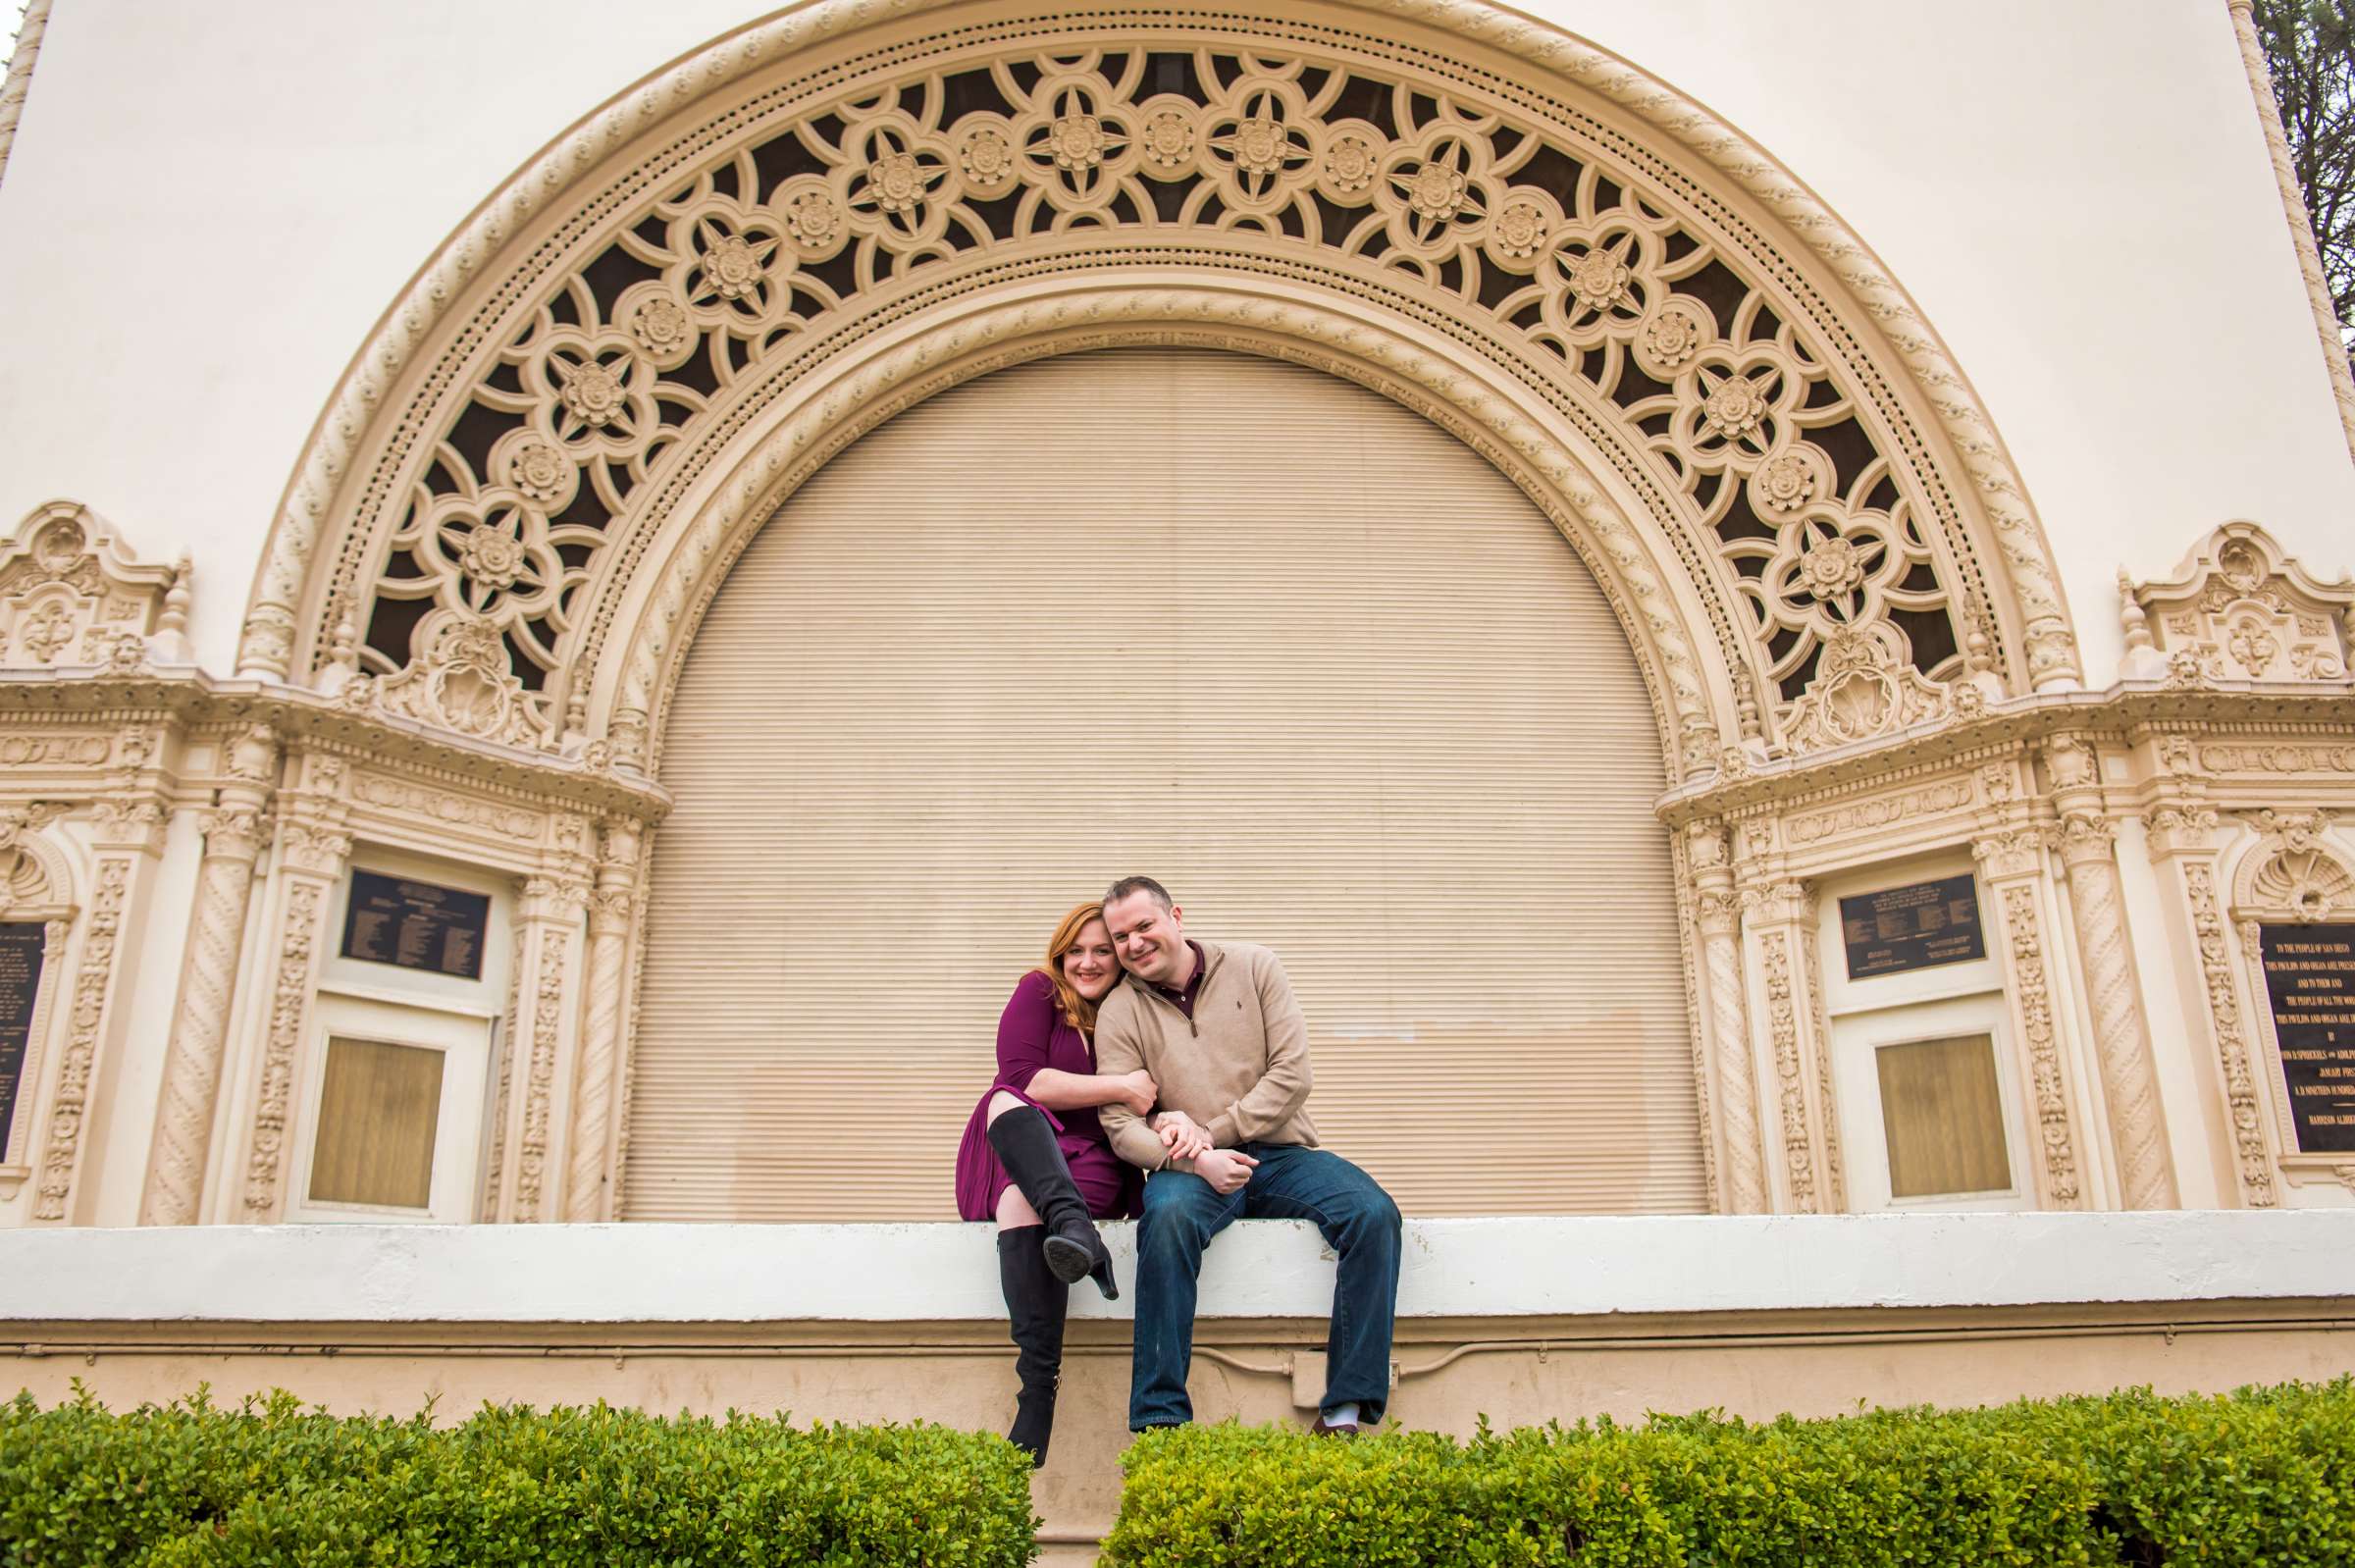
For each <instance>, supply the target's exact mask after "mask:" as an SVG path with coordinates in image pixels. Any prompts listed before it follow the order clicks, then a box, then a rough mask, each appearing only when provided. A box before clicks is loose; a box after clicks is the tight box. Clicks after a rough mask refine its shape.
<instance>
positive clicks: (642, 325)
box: [494, 280, 704, 510]
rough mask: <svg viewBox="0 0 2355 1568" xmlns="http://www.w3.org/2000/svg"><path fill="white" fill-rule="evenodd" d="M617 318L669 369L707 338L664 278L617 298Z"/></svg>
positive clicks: (651, 360) (649, 357) (654, 361)
mask: <svg viewBox="0 0 2355 1568" xmlns="http://www.w3.org/2000/svg"><path fill="white" fill-rule="evenodd" d="M613 319H614V320H615V321H616V322H618V323H620V324H621V326H622V328H623V329H624V330H625V331H627V332H628V333H629V335H630V340H631V341H632V342H634V343H636V344H637V345H638V352H639V353H640V354H642V355H644V356H645V358H646V361H647V363H648V364H650V365H652V366H654V369H656V370H658V371H662V372H665V373H667V372H669V371H673V370H676V369H678V368H679V367H680V366H681V365H684V364H685V363H687V361H688V360H690V359H692V358H694V357H695V351H696V349H697V348H698V347H699V346H701V345H702V343H703V340H704V328H703V324H702V323H701V322H699V321H697V320H696V317H695V313H694V312H693V311H690V310H689V309H688V308H687V305H686V302H685V301H683V300H682V299H680V298H679V296H678V294H677V293H676V292H675V291H674V290H673V289H672V288H671V287H670V285H669V283H668V282H666V281H663V280H654V281H650V282H647V283H642V284H637V285H634V286H633V287H631V288H630V290H629V291H628V292H627V293H625V294H623V295H622V296H621V298H620V299H619V300H618V301H616V302H615V304H614V307H613ZM496 473H497V470H496V469H495V470H494V474H495V475H496ZM510 483H513V482H512V481H510ZM516 488H517V489H518V490H523V491H524V493H525V494H526V495H530V496H531V497H532V498H533V499H534V500H541V499H544V498H545V497H540V496H538V495H534V494H533V493H532V492H531V491H530V490H528V489H526V488H525V487H524V486H521V485H517V486H516ZM558 509H559V510H560V509H561V508H558Z"/></svg>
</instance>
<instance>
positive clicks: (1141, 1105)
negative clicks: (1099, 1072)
mask: <svg viewBox="0 0 2355 1568" xmlns="http://www.w3.org/2000/svg"><path fill="white" fill-rule="evenodd" d="M1113 1081H1115V1082H1116V1083H1118V1084H1120V1086H1121V1097H1120V1098H1119V1099H1118V1100H1115V1101H1114V1102H1113V1104H1115V1105H1125V1106H1126V1107H1127V1108H1128V1109H1129V1110H1131V1111H1134V1112H1135V1113H1136V1114H1137V1115H1138V1116H1150V1115H1151V1114H1152V1111H1153V1102H1154V1101H1156V1100H1158V1099H1160V1098H1161V1085H1159V1084H1157V1083H1155V1082H1154V1081H1153V1074H1152V1073H1150V1072H1147V1071H1145V1070H1144V1069H1143V1068H1138V1069H1137V1070H1136V1071H1134V1072H1124V1073H1122V1074H1121V1075H1120V1076H1119V1077H1118V1078H1116V1079H1114V1080H1113Z"/></svg>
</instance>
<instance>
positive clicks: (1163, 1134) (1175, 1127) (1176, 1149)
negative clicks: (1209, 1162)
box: [1152, 1111, 1210, 1160]
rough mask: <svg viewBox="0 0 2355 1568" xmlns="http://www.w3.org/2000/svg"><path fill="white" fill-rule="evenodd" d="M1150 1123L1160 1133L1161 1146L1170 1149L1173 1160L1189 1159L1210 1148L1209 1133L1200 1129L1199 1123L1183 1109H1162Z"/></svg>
mask: <svg viewBox="0 0 2355 1568" xmlns="http://www.w3.org/2000/svg"><path fill="white" fill-rule="evenodd" d="M1152 1127H1153V1130H1154V1132H1156V1133H1157V1134H1159V1135H1160V1138H1161V1146H1162V1147H1163V1148H1165V1149H1167V1150H1169V1151H1170V1158H1171V1159H1173V1160H1190V1159H1192V1158H1193V1157H1194V1156H1196V1155H1198V1154H1201V1153H1203V1152H1205V1151H1206V1150H1208V1149H1209V1148H1210V1134H1209V1133H1207V1132H1205V1131H1203V1130H1202V1124H1201V1123H1199V1122H1196V1121H1195V1120H1194V1119H1193V1118H1192V1117H1190V1116H1187V1115H1186V1114H1185V1113H1184V1112H1183V1111H1164V1112H1162V1113H1161V1115H1159V1116H1157V1117H1155V1118H1154V1119H1153V1121H1152Z"/></svg>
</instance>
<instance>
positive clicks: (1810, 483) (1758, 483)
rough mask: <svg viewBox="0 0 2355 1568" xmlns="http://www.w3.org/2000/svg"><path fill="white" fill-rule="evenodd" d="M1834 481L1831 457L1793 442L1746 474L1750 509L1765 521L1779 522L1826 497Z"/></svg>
mask: <svg viewBox="0 0 2355 1568" xmlns="http://www.w3.org/2000/svg"><path fill="white" fill-rule="evenodd" d="M1836 483H1837V479H1836V476H1835V472H1834V469H1833V467H1832V459H1831V457H1830V456H1829V455H1828V454H1827V453H1826V452H1825V451H1824V450H1823V448H1822V447H1820V446H1817V445H1815V444H1813V443H1811V442H1804V441H1795V442H1793V443H1791V444H1790V445H1788V446H1786V447H1784V448H1783V449H1782V450H1781V451H1779V452H1777V453H1775V454H1774V455H1773V456H1772V457H1770V458H1768V459H1767V460H1766V461H1764V462H1762V463H1760V464H1759V465H1758V466H1757V470H1756V471H1755V472H1754V473H1753V474H1752V475H1751V476H1750V509H1751V510H1752V511H1754V512H1756V513H1757V514H1758V515H1759V516H1760V517H1762V518H1765V519H1766V520H1768V521H1769V522H1781V521H1783V520H1784V519H1786V518H1792V517H1797V516H1798V515H1799V514H1800V513H1802V512H1804V511H1805V510H1806V509H1807V508H1808V507H1809V506H1810V505H1812V504H1813V503H1815V502H1816V501H1818V500H1822V499H1825V498H1827V497H1830V496H1831V495H1832V493H1833V487H1834V485H1835V484H1836Z"/></svg>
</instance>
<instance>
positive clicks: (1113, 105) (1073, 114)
mask: <svg viewBox="0 0 2355 1568" xmlns="http://www.w3.org/2000/svg"><path fill="white" fill-rule="evenodd" d="M1030 103H1031V111H1030V113H1028V114H1026V115H1023V116H1022V117H1021V118H1020V119H1018V120H1016V121H1015V123H1014V134H1015V146H1016V150H1017V152H1018V154H1019V156H1020V158H1021V163H1022V166H1023V168H1024V170H1025V171H1026V172H1027V173H1028V175H1029V177H1030V179H1031V181H1032V183H1033V185H1034V187H1035V188H1036V189H1038V190H1039V191H1041V192H1043V193H1044V195H1045V197H1046V199H1047V200H1048V201H1049V202H1050V203H1051V204H1053V205H1054V206H1055V207H1056V208H1058V209H1059V210H1061V211H1063V212H1067V213H1068V212H1088V211H1093V210H1095V209H1098V208H1102V207H1105V206H1108V205H1110V204H1111V201H1112V198H1113V197H1114V196H1115V195H1116V194H1117V193H1118V192H1119V190H1120V187H1121V182H1122V181H1123V180H1125V179H1126V178H1127V177H1128V176H1129V175H1130V174H1132V173H1134V172H1135V169H1136V166H1137V161H1138V160H1139V159H1140V158H1142V157H1143V156H1144V153H1143V149H1142V147H1141V146H1140V145H1139V144H1138V141H1137V131H1136V117H1135V116H1134V114H1133V113H1132V112H1131V111H1130V110H1128V109H1127V108H1126V107H1125V105H1123V104H1122V103H1121V101H1120V95H1119V94H1118V93H1116V92H1115V91H1114V90H1113V87H1112V84H1111V83H1110V82H1108V81H1106V80H1105V79H1104V78H1102V77H1099V76H1096V75H1094V74H1093V73H1089V72H1075V73H1073V74H1071V75H1068V76H1061V77H1053V78H1048V79H1046V80H1044V81H1041V82H1040V83H1039V84H1038V86H1037V88H1036V89H1035V90H1034V91H1032V93H1031V94H1030Z"/></svg>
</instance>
